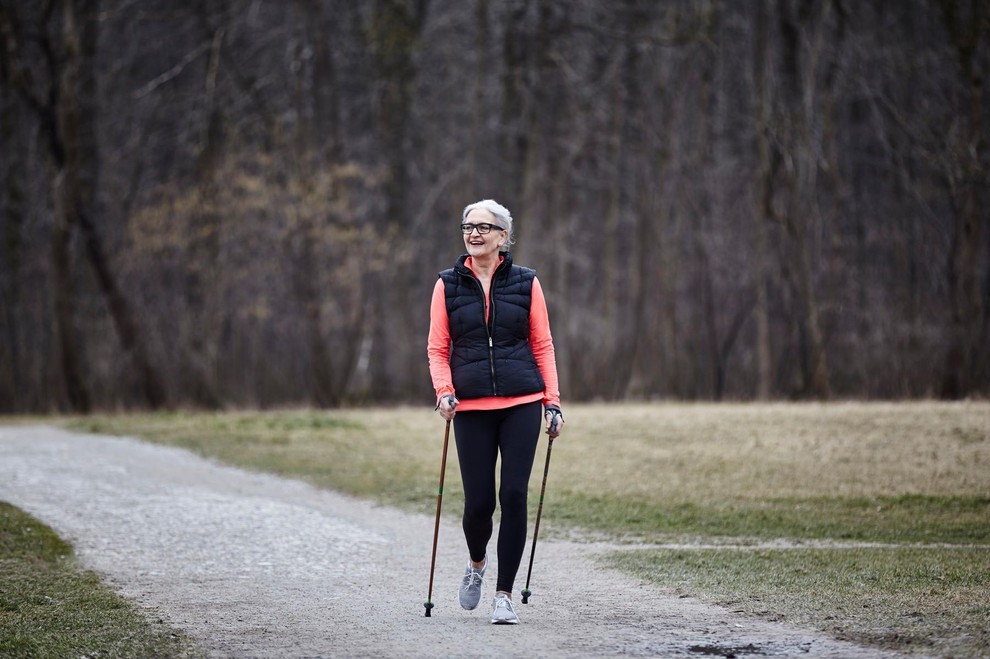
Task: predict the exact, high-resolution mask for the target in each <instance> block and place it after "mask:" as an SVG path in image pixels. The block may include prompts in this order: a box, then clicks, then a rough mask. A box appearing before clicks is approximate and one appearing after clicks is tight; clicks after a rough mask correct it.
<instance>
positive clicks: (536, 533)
mask: <svg viewBox="0 0 990 659" xmlns="http://www.w3.org/2000/svg"><path fill="white" fill-rule="evenodd" d="M553 426H554V430H556V428H557V421H556V419H555V420H554V421H553ZM552 450H553V436H552V435H551V436H550V441H549V443H547V462H546V464H545V465H543V485H541V486H540V505H539V507H538V508H537V509H536V528H534V529H533V548H532V550H530V552H529V570H528V571H527V572H526V587H525V588H523V591H522V603H523V604H529V596H530V595H532V594H533V593H532V592H531V591H530V590H529V579H530V577H532V576H533V557H534V556H535V555H536V539H537V537H539V535H540V517H541V516H542V515H543V494H544V493H545V492H546V491H547V474H548V473H549V472H550V452H551V451H552Z"/></svg>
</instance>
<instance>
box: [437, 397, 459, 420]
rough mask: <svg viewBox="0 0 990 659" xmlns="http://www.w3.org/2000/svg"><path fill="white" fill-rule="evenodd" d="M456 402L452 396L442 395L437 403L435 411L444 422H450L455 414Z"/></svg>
mask: <svg viewBox="0 0 990 659" xmlns="http://www.w3.org/2000/svg"><path fill="white" fill-rule="evenodd" d="M458 402H459V401H458V400H457V399H456V398H455V397H454V395H453V394H444V395H443V396H441V397H440V400H439V401H437V411H438V412H440V416H442V417H443V420H444V421H450V420H451V419H453V418H454V415H455V414H457V412H456V410H455V408H456V407H457V403H458Z"/></svg>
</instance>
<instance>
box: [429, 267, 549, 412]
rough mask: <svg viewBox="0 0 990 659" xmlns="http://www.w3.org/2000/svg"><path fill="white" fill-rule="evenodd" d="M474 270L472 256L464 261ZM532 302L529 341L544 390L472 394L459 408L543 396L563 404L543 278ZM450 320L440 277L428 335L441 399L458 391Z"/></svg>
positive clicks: (489, 406)
mask: <svg viewBox="0 0 990 659" xmlns="http://www.w3.org/2000/svg"><path fill="white" fill-rule="evenodd" d="M464 265H466V266H467V267H468V268H469V269H471V271H472V272H474V270H473V269H472V268H471V257H468V258H467V260H466V261H465V262H464ZM531 295H532V296H531V299H530V306H529V345H530V348H531V349H532V351H533V357H534V358H535V359H536V366H537V367H538V368H539V369H540V375H541V376H543V384H544V390H543V391H542V392H537V393H533V394H526V395H524V396H487V397H485V398H468V399H465V400H462V401H460V403H459V404H458V405H457V409H458V411H461V412H470V411H472V410H498V409H503V408H506V407H512V406H514V405H520V404H522V403H532V402H533V401H537V400H542V401H543V404H544V405H556V406H557V407H560V390H559V389H558V386H559V385H558V382H557V361H556V357H555V355H554V351H553V336H552V335H551V334H550V316H549V314H548V313H547V301H546V298H545V297H544V296H543V288H542V286H540V280H539V279H537V278H534V279H533V288H532V294H531ZM488 313H489V300H488V299H487V298H486V299H485V318H486V320H487V318H488ZM450 346H451V339H450V320H449V319H448V318H447V300H446V296H445V295H444V287H443V280H442V279H437V284H436V286H435V287H434V288H433V300H432V302H431V304H430V335H429V338H428V339H427V349H426V351H427V354H428V356H429V359H430V377H431V378H433V388H434V389H435V390H436V393H437V400H438V401H439V400H440V397H441V396H445V395H447V394H453V395H455V396H456V395H457V392H456V391H454V383H453V378H452V377H451V373H450Z"/></svg>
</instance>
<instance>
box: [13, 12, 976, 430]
mask: <svg viewBox="0 0 990 659" xmlns="http://www.w3.org/2000/svg"><path fill="white" fill-rule="evenodd" d="M0 58H2V59H0V412H5V413H12V412H46V411H69V410H72V411H88V410H91V409H127V408H147V407H151V408H156V407H206V408H215V407H240V406H252V407H271V406H282V405H315V406H335V405H342V404H362V403H374V404H378V403H396V402H412V403H419V404H428V405H432V404H433V393H432V388H431V385H430V380H429V374H428V370H427V362H426V351H425V341H426V333H427V328H428V306H429V298H430V293H431V290H432V286H433V284H434V282H435V279H436V273H437V272H438V271H439V270H441V269H443V268H446V267H449V266H450V265H451V264H452V263H453V261H454V259H455V258H456V257H457V256H458V255H459V254H460V253H461V252H462V249H463V245H462V243H461V238H460V235H459V233H458V230H457V225H458V223H459V221H460V211H461V209H462V208H463V207H464V206H465V205H466V204H468V203H470V202H473V201H476V200H477V199H480V198H485V197H494V198H495V199H497V200H499V201H500V202H502V203H503V204H505V205H506V206H508V207H509V209H510V210H511V211H512V212H513V215H514V217H515V218H516V228H517V237H518V244H517V246H516V248H515V249H514V258H515V260H516V262H518V263H522V264H525V265H529V266H532V267H535V268H536V269H537V270H538V272H539V276H540V279H541V281H542V282H543V286H544V288H545V289H546V291H547V295H548V299H549V305H550V314H551V325H552V329H553V333H554V338H555V344H556V349H557V356H558V365H559V370H560V373H561V380H562V381H561V385H562V386H561V388H562V392H563V395H564V400H565V402H566V401H567V400H589V399H605V400H613V399H622V398H636V399H660V398H664V399H666V398H674V399H716V400H717V399H722V398H731V399H741V400H748V399H774V398H815V399H827V398H830V397H832V398H909V397H933V396H934V397H945V398H961V397H969V396H986V395H987V394H990V226H988V224H990V219H988V218H990V212H988V208H990V204H988V202H990V156H988V151H987V133H988V126H990V120H988V108H990V103H988V98H987V96H988V91H987V85H986V82H985V77H986V73H987V71H988V69H990V67H988V64H990V3H987V2H985V1H984V0H898V1H897V2H882V1H876V2H869V1H860V0H752V1H749V2H736V1H730V0H666V1H664V2H653V1H647V0H611V1H608V0H573V1H569V2H568V1H563V0H504V1H500V0H468V1H465V0H369V1H367V2H352V1H350V0H325V1H316V0H295V1H275V0H202V1H201V0H0Z"/></svg>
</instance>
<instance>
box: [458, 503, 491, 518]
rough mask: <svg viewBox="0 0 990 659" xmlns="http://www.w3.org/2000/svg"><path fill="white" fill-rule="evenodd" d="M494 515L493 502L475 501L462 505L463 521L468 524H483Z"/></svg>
mask: <svg viewBox="0 0 990 659" xmlns="http://www.w3.org/2000/svg"><path fill="white" fill-rule="evenodd" d="M494 514H495V502H494V501H475V502H465V503H464V519H465V520H467V521H468V522H483V521H488V520H491V518H492V515H494Z"/></svg>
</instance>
